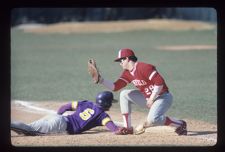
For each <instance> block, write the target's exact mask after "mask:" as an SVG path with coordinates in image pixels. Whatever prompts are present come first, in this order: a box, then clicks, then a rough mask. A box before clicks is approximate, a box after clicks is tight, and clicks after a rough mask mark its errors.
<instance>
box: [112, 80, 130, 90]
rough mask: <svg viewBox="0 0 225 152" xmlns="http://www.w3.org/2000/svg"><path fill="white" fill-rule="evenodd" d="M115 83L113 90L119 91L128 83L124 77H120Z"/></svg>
mask: <svg viewBox="0 0 225 152" xmlns="http://www.w3.org/2000/svg"><path fill="white" fill-rule="evenodd" d="M114 85H115V88H114V90H113V91H118V90H120V89H121V88H124V87H125V86H126V85H127V83H126V82H125V81H124V80H122V79H118V80H117V81H116V82H114Z"/></svg>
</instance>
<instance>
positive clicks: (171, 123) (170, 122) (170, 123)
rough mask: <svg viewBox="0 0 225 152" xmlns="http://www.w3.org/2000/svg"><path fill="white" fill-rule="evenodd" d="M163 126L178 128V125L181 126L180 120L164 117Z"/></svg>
mask: <svg viewBox="0 0 225 152" xmlns="http://www.w3.org/2000/svg"><path fill="white" fill-rule="evenodd" d="M165 125H166V126H172V127H179V126H180V125H182V122H181V121H180V120H177V119H174V118H171V117H166V121H165Z"/></svg>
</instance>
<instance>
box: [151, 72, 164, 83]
mask: <svg viewBox="0 0 225 152" xmlns="http://www.w3.org/2000/svg"><path fill="white" fill-rule="evenodd" d="M152 81H153V83H154V84H155V85H163V83H164V79H163V78H162V76H161V75H160V74H159V73H158V72H157V73H156V74H155V75H154V77H153V78H152Z"/></svg>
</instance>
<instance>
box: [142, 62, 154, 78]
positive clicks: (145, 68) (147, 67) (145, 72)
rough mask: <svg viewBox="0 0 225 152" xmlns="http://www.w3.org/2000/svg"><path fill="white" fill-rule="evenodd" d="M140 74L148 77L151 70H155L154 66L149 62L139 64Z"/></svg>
mask: <svg viewBox="0 0 225 152" xmlns="http://www.w3.org/2000/svg"><path fill="white" fill-rule="evenodd" d="M140 68H141V71H142V74H143V75H144V76H146V77H147V78H149V77H150V75H151V74H152V72H154V71H156V69H155V67H154V66H153V65H151V64H145V65H142V66H140Z"/></svg>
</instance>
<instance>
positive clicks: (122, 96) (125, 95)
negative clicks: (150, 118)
mask: <svg viewBox="0 0 225 152" xmlns="http://www.w3.org/2000/svg"><path fill="white" fill-rule="evenodd" d="M128 94H129V92H128V90H122V91H121V92H120V102H121V101H124V100H127V98H128Z"/></svg>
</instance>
